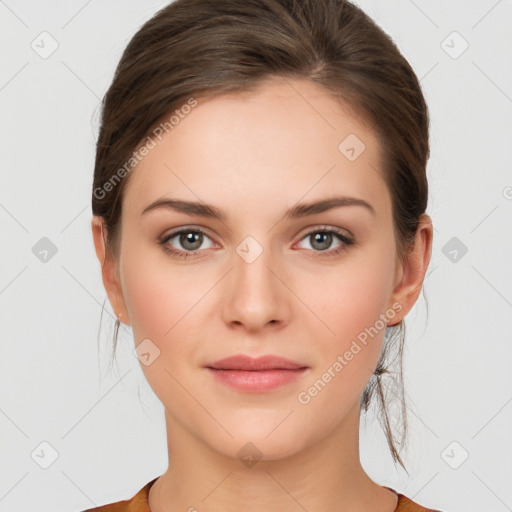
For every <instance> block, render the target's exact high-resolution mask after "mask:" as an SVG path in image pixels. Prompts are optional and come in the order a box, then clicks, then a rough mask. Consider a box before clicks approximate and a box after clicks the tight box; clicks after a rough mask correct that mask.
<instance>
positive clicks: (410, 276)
mask: <svg viewBox="0 0 512 512" xmlns="http://www.w3.org/2000/svg"><path fill="white" fill-rule="evenodd" d="M432 236H433V228H432V220H431V219H430V217H429V216H428V215H427V214H422V215H421V217H420V219H419V223H418V228H417V230H416V237H415V242H414V246H413V247H412V249H411V250H410V251H409V253H408V254H407V258H406V260H405V261H404V262H403V263H401V264H400V267H399V269H398V276H399V278H398V282H397V284H396V285H395V288H394V290H393V294H392V296H391V297H390V303H391V304H394V303H399V304H400V305H401V306H402V308H401V310H400V315H399V318H398V319H396V320H395V321H394V322H393V323H392V324H388V325H396V324H397V323H399V322H400V320H402V319H403V318H404V317H405V316H406V315H407V313H408V312H409V311H410V310H411V309H412V307H413V306H414V304H415V303H416V300H417V299H418V296H419V294H420V292H421V287H422V285H423V281H424V279H425V274H426V271H427V268H428V265H429V263H430V258H431V255H432Z"/></svg>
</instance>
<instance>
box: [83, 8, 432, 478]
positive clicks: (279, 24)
mask: <svg viewBox="0 0 512 512" xmlns="http://www.w3.org/2000/svg"><path fill="white" fill-rule="evenodd" d="M271 77H281V78H285V79H288V78H291V79H293V78H305V79H308V80H311V81H312V82H314V83H315V84H317V85H318V86H320V87H323V88H324V90H326V91H327V92H328V93H329V94H331V95H332V96H333V97H335V98H338V99H339V100H341V102H343V104H345V105H348V106H349V107H350V108H352V109H353V110H354V112H356V113H357V114H358V115H359V116H360V117H361V118H362V119H365V120H366V121H368V122H369V123H370V125H371V126H372V130H373V131H374V133H375V135H376V136H377V137H378V140H379V142H380V145H381V149H382V155H383V156H382V162H381V165H382V172H383V175H384V177H385V180H386V184H387V186H388V189H389V191H390V195H391V198H392V214H393V227H394V232H395V238H396V247H397V252H398V255H399V257H400V259H401V260H402V261H404V260H405V259H406V258H407V254H408V250H409V249H410V248H411V246H412V244H413V243H414V238H415V234H416V230H417V227H418V221H419V217H420V216H421V214H423V213H424V212H425V210H426V207H427V196H428V186H427V177H426V165H427V160H428V157H429V116H428V110H427V105H426V102H425V99H424V97H423V94H422V91H421V87H420V83H419V81H418V79H417V77H416V75H415V73H414V71H413V70H412V68H411V66H410V65H409V63H408V62H407V61H406V59H405V58H404V57H403V56H402V55H401V53H400V51H399V50H398V48H397V46H396V45H395V43H394V42H393V40H392V39H391V38H390V37H389V36H388V35H387V34H386V33H385V32H383V30H382V29H381V28H380V27H378V26H377V25H376V24H375V23H374V22H373V21H372V20H371V18H369V17H368V16H367V15H366V14H365V13H364V12H363V11H362V10H361V9H360V8H358V7H356V6H355V5H353V4H352V3H350V2H348V1H343V0H176V1H175V2H173V3H171V4H170V5H168V6H167V7H165V8H163V9H162V10H160V11H159V12H157V13H156V14H155V15H154V16H153V17H152V18H151V19H150V20H148V21H147V22H146V23H145V24H144V25H143V26H142V27H141V28H140V29H139V30H138V32H137V33H136V34H135V35H134V36H133V38H132V39H131V41H130V42H129V44H128V46H127V47H126V49H125V50H124V52H123V55H122V57H121V60H120V62H119V64H118V66H117V69H116V71H115V76H114V78H113V81H112V84H111V86H110V87H109V89H108V91H107V93H106V95H105V97H104V99H103V103H102V113H101V125H100V131H99V136H98V142H97V152H96V161H95V168H94V181H93V194H92V212H93V214H94V215H98V216H101V217H102V220H103V223H104V227H105V231H106V245H107V250H108V251H110V252H111V254H112V255H114V256H115V257H116V256H118V251H119V233H120V226H121V211H122V201H123V191H124V190H125V187H126V186H127V183H128V181H129V179H130V175H129V173H127V172H123V173H119V171H120V169H121V168H123V166H124V169H125V171H126V162H128V161H130V159H131V158H133V155H134V151H135V150H137V148H139V147H140V145H141V143H142V142H143V141H144V140H145V139H146V138H147V137H148V136H150V134H151V133H152V130H154V128H155V127H156V126H157V125H158V124H159V123H161V122H162V120H163V119H164V118H165V117H166V116H170V115H171V113H172V112H173V111H176V109H177V108H180V107H181V106H182V105H186V104H187V102H189V100H190V98H191V97H194V96H196V97H197V96H216V95H220V94H226V93H236V92H244V91H250V90H252V89H254V88H256V87H257V86H258V85H260V84H261V83H262V82H263V81H264V80H266V79H268V78H271ZM116 176H117V181H116V180H115V179H114V178H116ZM120 176H122V179H119V177H120ZM108 183H110V186H109V187H106V186H105V184H108ZM403 322H404V321H403V320H402V321H401V322H400V323H399V324H398V325H397V326H392V327H388V328H387V330H386V336H385V339H384V344H383V349H382V351H381V354H380V358H379V361H378V364H377V367H376V369H375V372H374V374H373V375H372V376H371V379H370V381H369V383H368V385H367V386H366V388H365V390H364V392H363V394H362V396H361V408H362V410H364V411H365V412H366V411H367V410H368V407H369V405H370V403H371V401H372V397H373V396H375V395H376V397H377V401H378V405H379V419H380V421H381V424H382V426H383V428H384V431H385V434H386V437H387V440H388V445H389V447H390V450H391V454H392V457H393V460H394V462H396V461H398V462H399V463H400V464H401V465H402V467H403V468H404V469H405V465H404V463H403V461H402V459H401V458H400V455H399V453H398V450H397V449H396V446H395V443H396V442H397V440H396V439H395V436H394V435H393V432H392V430H391V427H390V422H389V416H390V415H389V413H388V408H387V399H386V394H387V393H388V392H389V390H390V389H391V388H388V387H386V386H385V384H384V383H383V382H382V376H383V375H385V374H387V375H385V376H387V377H390V378H392V379H394V378H395V376H396V380H397V383H398V388H397V389H398V391H397V392H396V395H397V396H398V401H399V404H400V415H401V419H402V422H401V430H402V434H401V438H400V440H399V441H398V442H399V444H400V445H402V444H403V443H404V442H405V439H406V430H407V422H406V407H405V400H404V390H403V379H402V354H403V344H404V338H405V325H404V323H403ZM119 325H120V324H119V320H117V321H116V330H115V339H114V352H115V349H116V343H117V335H118V331H119ZM397 332H399V333H400V336H399V341H398V346H397V347H396V357H395V363H396V364H397V368H398V371H397V372H393V371H390V370H389V369H388V365H389V360H388V359H389V354H390V348H391V347H393V348H395V345H396V343H392V340H395V338H396V336H395V335H396V333H397ZM389 334H392V336H388V335H389ZM406 471H407V470H406Z"/></svg>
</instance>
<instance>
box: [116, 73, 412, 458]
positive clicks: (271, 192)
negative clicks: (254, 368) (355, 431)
mask: <svg viewBox="0 0 512 512" xmlns="http://www.w3.org/2000/svg"><path fill="white" fill-rule="evenodd" d="M190 110H191V111H190V113H188V114H187V115H182V116H181V117H180V121H179V124H177V125H175V126H174V128H173V129H172V130H171V131H169V132H168V133H165V132H164V135H163V136H162V137H161V140H158V139H156V145H155V147H152V149H149V151H148V154H147V155H146V156H145V157H144V158H143V159H142V161H140V163H139V164H138V166H137V167H136V168H135V169H134V170H133V171H132V175H131V176H130V182H129V184H128V186H127V189H126V191H125V196H124V202H123V212H122V230H121V242H120V256H119V260H118V272H119V282H120V286H121V290H122V291H121V297H119V294H118V298H120V302H118V304H117V309H116V312H119V311H122V313H123V316H122V320H123V321H125V322H126V323H129V324H131V325H132V328H133V334H134V338H135V344H136V345H139V344H140V343H141V342H144V345H141V346H140V353H141V367H142V369H143V371H144V373H145V376H146V378H147V380H148V382H149V384H150V385H151V387H152V389H153V390H154V392H155V393H156V395H157V396H158V398H159V399H160V400H161V401H162V403H163V405H164V407H165V410H166V416H167V419H168V421H170V423H171V425H169V426H170V427H171V428H172V429H174V431H175V432H188V433H189V434H192V435H193V436H194V437H195V438H196V439H199V440H201V441H202V442H204V443H206V444H207V445H209V446H210V447H212V448H214V449H215V450H217V451H219V452H221V453H224V454H226V455H229V456H233V457H235V456H237V453H238V452H239V450H240V449H241V448H242V447H243V446H244V445H245V444H246V443H247V442H249V441H250V442H252V443H253V444H254V445H255V446H256V447H257V449H258V450H259V451H260V452H261V453H262V456H263V458H264V459H268V460H271V459H277V458H280V457H285V456H288V455H291V454H293V453H295V452H298V451H299V450H303V449H305V448H307V447H308V446H312V445H313V444H315V443H316V442H319V441H320V440H322V439H324V438H325V437H326V436H327V435H330V434H335V433H336V432H341V431H342V430H343V428H346V424H347V421H345V420H346V419H347V418H348V417H349V414H350V415H351V416H350V417H352V418H353V417H354V414H355V413H354V411H355V410H357V411H359V401H360V397H361V393H362V392H363V390H364V388H365V386H366V384H367V383H368V380H369V378H370V376H371V374H372V372H373V370H374V369H375V366H376V364H377V360H378V357H379V354H380V351H381V346H382V340H383V337H384V333H385V327H386V323H389V324H395V323H397V322H398V320H400V319H401V318H402V317H403V316H404V314H405V312H406V310H408V309H410V307H411V306H412V305H409V304H407V305H403V304H401V303H400V301H399V299H400V297H399V294H398V293H395V288H396V287H397V286H398V284H399V282H400V279H401V277H402V274H403V272H402V270H403V269H402V267H401V265H400V264H399V262H398V259H397V252H396V246H395V234H394V231H393V224H392V212H391V208H392V205H391V198H390V194H389V191H388V189H387V187H386V183H385V181H384V180H383V173H382V169H381V156H380V148H379V145H378V141H377V139H376V137H375V136H374V134H373V133H372V132H371V131H369V128H368V126H367V125H366V124H364V123H363V122H362V121H361V119H359V118H355V117H353V116H352V115H351V114H350V113H349V112H348V110H345V109H343V108H342V106H341V105H340V104H339V103H338V102H337V101H336V100H335V99H333V98H332V97H331V96H329V95H328V94H327V93H325V92H324V91H323V90H322V89H320V88H318V87H317V86H316V85H315V84H313V83H312V82H309V81H302V80H301V81H299V80H295V81H285V80H279V79H275V80H271V81H268V82H267V83H266V84H265V85H264V86H262V87H261V88H259V89H258V90H257V92H255V93H253V94H245V95H238V96H235V95H227V96H224V97H215V98H210V99H200V98H198V103H197V105H196V106H195V107H193V108H191V109H190ZM186 111H188V109H186ZM335 198H346V204H345V205H343V204H342V203H339V204H338V205H334V207H331V208H328V209H327V208H322V207H316V208H315V207H310V208H306V207H304V205H313V204H319V205H322V204H323V202H324V201H327V200H333V199H335ZM164 200H169V201H178V202H179V203H180V204H181V205H182V206H184V205H185V203H189V202H190V203H194V204H195V203H198V204H199V206H195V207H192V206H187V207H186V208H180V209H174V208H172V207H171V206H168V207H164V206H161V207H155V208H150V209H148V207H149V206H150V205H152V204H153V203H154V202H155V201H164ZM351 201H352V203H351ZM206 205H209V207H210V208H211V209H209V208H206ZM178 210H181V211H178ZM184 210H186V211H184ZM201 211H203V212H205V213H212V211H214V212H220V214H221V215H222V218H218V217H216V216H213V215H203V214H201ZM290 212H291V213H290ZM289 213H290V214H289ZM178 230H183V234H181V236H180V234H175V233H176V231H178ZM198 230H201V231H202V232H203V233H204V234H201V233H198V232H197V231H198ZM165 240H166V241H165ZM400 310H402V311H401V312H400ZM127 317H128V319H129V320H128V321H127ZM143 340H146V341H143ZM148 340H149V341H148ZM143 353H144V354H145V355H142V354H143ZM240 354H243V355H247V356H250V357H253V358H255V357H259V356H263V355H276V356H281V357H285V358H287V359H290V360H292V361H295V362H297V363H299V366H300V367H306V369H305V370H301V371H299V372H298V371H295V372H293V373H292V372H290V371H288V372H286V371H282V372H281V374H282V375H284V377H285V378H286V376H287V375H288V376H292V375H293V376H294V378H290V379H288V380H285V381H284V383H281V385H278V386H274V387H265V383H267V384H268V382H269V381H268V380H265V379H266V378H268V376H270V375H271V374H270V373H268V372H267V373H266V376H267V377H264V374H263V373H260V374H259V375H257V374H256V372H252V374H249V373H244V374H241V373H237V374H235V373H232V374H231V375H232V376H235V375H246V376H247V377H246V378H247V379H248V380H249V385H248V386H249V387H245V388H237V387H233V386H231V385H229V384H227V383H226V381H224V380H222V379H221V378H219V377H220V376H221V374H222V375H226V372H220V371H219V370H211V369H209V368H207V366H211V365H212V364H213V363H214V362H216V361H218V360H220V359H223V358H226V357H228V356H232V355H240ZM272 375H276V373H275V370H274V373H273V374H272ZM241 378H243V377H241ZM251 379H252V380H251ZM251 383H252V384H251ZM251 386H254V387H251ZM258 386H259V387H258ZM187 435H188V434H187Z"/></svg>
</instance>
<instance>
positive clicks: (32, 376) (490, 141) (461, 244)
mask: <svg viewBox="0 0 512 512" xmlns="http://www.w3.org/2000/svg"><path fill="white" fill-rule="evenodd" d="M165 3H166V2H162V1H159V2H158V1H155V0H153V1H149V0H144V1H143V0H138V1H135V0H129V1H127V0H123V1H121V0H107V1H100V0H89V1H84V0H72V1H69V0H68V1H66V2H64V1H56V0H52V1H46V2H36V1H34V0H33V1H21V0H20V1H15V0H6V1H0V40H1V45H2V48H3V51H2V59H3V60H2V66H1V68H0V107H1V123H0V130H1V133H0V154H1V173H2V175H1V176H2V187H1V188H0V222H1V230H0V236H1V247H2V251H1V265H0V325H1V336H2V340H1V350H2V354H1V357H0V365H1V367H0V394H1V396H0V398H1V404H0V439H1V453H0V459H1V461H2V464H1V468H0V471H1V473H0V511H1V512H4V511H9V512H18V511H31V512H33V511H42V512H46V511H48V512H50V511H51V512H59V511H74V510H83V509H85V508H89V507H93V506H96V505H100V504H104V503H107V502H112V501H117V500H120V499H127V498H130V497H131V496H133V494H135V492H136V491H138V490H139V489H140V488H141V487H142V486H143V485H144V484H145V483H146V482H148V481H149V480H150V479H152V478H154V477H156V476H158V475H160V474H161V473H163V472H164V471H165V469H166V467H167V450H166V440H165V425H164V422H163V410H162V406H161V404H160V402H159V401H158V399H157V398H156V397H155V396H154V394H153V392H152V390H151V389H150V388H149V386H148V385H147V383H146V382H145V380H144V377H143V373H142V370H141V369H140V366H139V362H138V361H137V359H136V358H135V357H134V356H133V354H132V348H133V339H132V338H131V335H130V331H129V330H126V329H125V330H124V331H123V334H122V336H121V337H120V340H119V354H118V358H117V361H118V363H117V365H116V366H115V367H114V369H113V370H111V371H109V368H108V361H109V356H110V347H111V343H112V342H111V337H112V332H113V331H112V327H113V325H114V318H113V315H112V311H111V308H110V305H109V304H108V302H107V303H106V306H105V311H104V317H103V322H102V323H101V334H100V340H99V342H100V347H99V349H98V344H97V339H98V329H99V327H100V314H101V308H102V304H103V302H104V301H105V299H106V294H105V291H104V289H103V285H102V282H101V275H100V267H99V263H98V261H97V259H96V255H95V253H94V247H93V243H92V236H91V231H90V219H91V206H90V194H91V186H92V172H93V163H94V145H95V140H96V136H97V132H98V114H99V105H100V101H101V98H102V96H103V94H104V93H105V91H106V89H107V87H108V85H109V84H110V81H111V79H112V76H113V71H114V67H115V65H116V64H117V61H118V59H119V57H120V54H121V52H122V50H123V49H124V47H125V45H126V44H127V42H128V41H129V39H130V37H131V36H132V35H133V34H134V33H135V32H136V30H137V29H138V28H139V27H140V25H141V24H142V23H143V22H144V21H146V20H147V19H148V18H149V17H150V16H151V15H152V14H153V13H154V12H156V10H158V9H159V8H160V7H162V6H163V5H164V4H165ZM359 5H361V6H362V7H363V8H364V9H365V10H366V11H367V12H368V14H369V15H370V16H371V17H372V18H374V19H375V20H376V21H377V22H378V23H379V24H380V25H381V26H382V28H384V30H386V31H387V32H388V33H389V34H390V35H391V36H392V37H393V39H394V40H395V41H396V42H397V44H398V46H399V48H400V49H401V50H402V52H403V53H404V55H405V57H406V58H407V59H408V60H409V61H410V63H411V65H412V66H413V68H414V69H415V71H416V73H417V74H418V77H419V78H421V83H422V86H423V88H424V92H425V96H426V98H427V102H428V103H429V107H430V113H431V119H432V120H431V130H432V132H431V144H432V148H431V159H430V162H429V166H428V175H429V181H430V201H429V207H428V213H429V214H430V215H431V216H432V218H433V221H434V226H435V234H434V248H433V257H432V262H431V265H430V268H429V272H428V277H427V278H426V281H425V292H426V296H427V302H428V318H427V312H426V310H427V305H426V303H425V301H424V299H423V298H422V297H420V300H419V301H418V303H417V305H416V306H415V308H414V309H413V311H412V312H411V313H410V315H409V316H408V317H407V332H408V337H407V342H406V346H407V349H406V355H405V360H404V368H405V372H406V377H405V385H406V391H407V397H408V403H409V428H410V431H409V443H410V447H411V449H410V451H409V453H408V454H404V459H405V461H406V463H407V465H408V468H409V472H410V476H409V477H408V476H407V475H406V474H405V473H404V472H403V471H397V470H396V469H395V468H394V466H393V464H392V462H391V458H390V455H389V452H388V449H387V445H386V443H385V440H384V437H383V434H382V433H381V431H380V430H379V427H378V424H377V422H376V421H372V417H371V416H369V417H368V420H369V421H368V422H367V423H366V422H365V423H363V424H362V427H361V445H362V446H361V453H362V460H363V465H364V466H365V468H366V470H367V471H368V473H369V474H370V476H372V478H374V480H376V481H378V482H379V483H381V484H383V485H388V486H390V487H394V488H395V489H397V490H398V491H400V492H403V493H404V494H407V495H408V496H409V497H411V498H412V499H414V500H415V501H418V502H420V503H421V504H423V505H426V506H431V507H434V508H441V509H442V510H443V511H450V512H451V511H453V512H459V511H460V512H479V511H483V510H491V509H492V510H493V511H495V512H501V511H507V510H512V487H511V485H510V482H512V435H511V433H512V385H511V384H512V382H511V381H512V377H511V362H512V358H511V356H512V343H511V342H512V334H511V333H512V270H511V265H510V260H511V258H510V254H511V253H512V242H511V233H512V229H511V228H512V171H511V162H512V154H511V153H512V149H511V148H512V144H511V140H512V122H511V121H512V66H511V62H512V59H511V57H512V44H511V43H512V36H511V32H510V26H511V23H512V1H510V0H501V1H496V0H480V1H476V0H473V1H462V0H458V1H450V2H447V1H441V0H436V1H432V0H431V1H427V0H415V1H412V0H392V1H386V2H383V1H377V0H365V1H362V2H360V3H359ZM45 31H46V32H48V34H49V35H47V34H42V35H41V33H42V32H45ZM454 31H455V32H457V34H453V32H454ZM57 44H58V47H57V48H56V49H55V51H54V52H53V53H52V54H51V55H47V54H46V53H49V52H50V51H51V50H52V49H53V47H52V45H53V46H55V45H57ZM466 44H467V45H468V47H467V49H466V50H465V51H463V52H462V50H464V48H465V46H466ZM45 52H46V53H45ZM45 237H46V238H45ZM41 239H43V240H41ZM47 239H48V240H47ZM52 248H53V252H55V250H56V252H55V254H53V252H52ZM464 248H466V249H467V252H466V253H465V254H464V250H465V249H464ZM44 250H48V251H49V252H48V253H44ZM454 251H455V252H454ZM45 258H46V259H45ZM466 457H467V458H466ZM45 466H46V468H45Z"/></svg>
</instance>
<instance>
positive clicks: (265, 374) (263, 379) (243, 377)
mask: <svg viewBox="0 0 512 512" xmlns="http://www.w3.org/2000/svg"><path fill="white" fill-rule="evenodd" d="M208 370H209V371H210V372H211V373H213V375H214V377H215V378H216V379H217V380H219V381H220V382H222V383H224V384H226V385H228V386H230V387H232V388H235V389H237V390H238V391H246V392H252V393H258V392H262V391H271V390H273V389H276V388H278V387H280V386H284V385H285V384H289V383H291V382H294V381H296V380H297V379H299V378H300V377H301V376H302V375H303V374H304V372H305V371H306V370H307V368H300V369H298V370H283V369H275V370H261V371H248V370H216V369H214V368H208Z"/></svg>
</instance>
